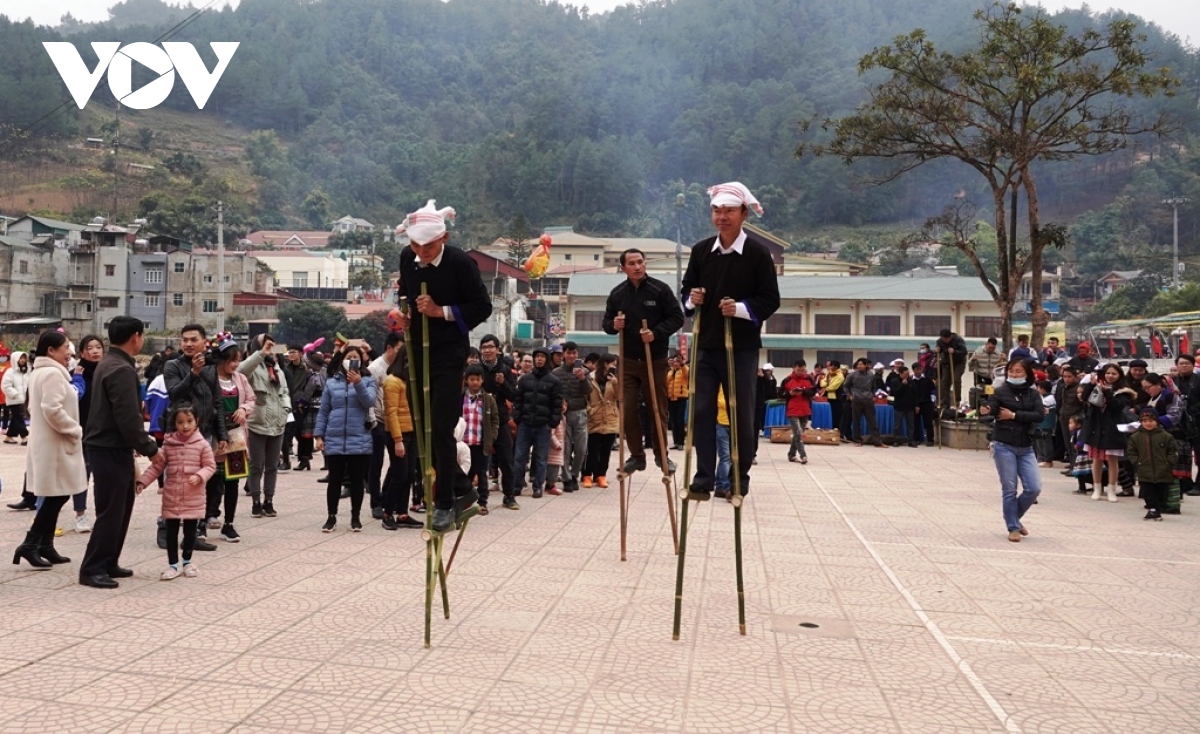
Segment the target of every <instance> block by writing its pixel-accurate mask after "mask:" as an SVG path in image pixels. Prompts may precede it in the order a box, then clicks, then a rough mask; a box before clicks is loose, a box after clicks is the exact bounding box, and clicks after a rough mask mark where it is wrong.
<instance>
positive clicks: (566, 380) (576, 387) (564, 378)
mask: <svg viewBox="0 0 1200 734" xmlns="http://www.w3.org/2000/svg"><path fill="white" fill-rule="evenodd" d="M639 341H640V340H639ZM655 341H658V340H657V339H655ZM550 374H552V375H554V376H555V377H557V378H558V384H559V386H560V387H561V388H562V397H563V400H566V401H567V410H587V406H588V396H589V395H591V394H592V378H591V376H590V374H589V373H588V371H587V368H586V367H585V368H584V370H583V375H584V376H583V379H582V380H581V379H579V378H578V377H576V376H575V365H573V364H567V363H566V362H563V363H562V366H560V367H556V368H554V369H553V370H551V371H550ZM662 389H663V390H665V389H666V385H663V386H662Z"/></svg>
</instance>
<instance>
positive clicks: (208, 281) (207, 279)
mask: <svg viewBox="0 0 1200 734" xmlns="http://www.w3.org/2000/svg"><path fill="white" fill-rule="evenodd" d="M204 282H205V283H211V282H213V277H212V276H211V275H206V276H204Z"/></svg>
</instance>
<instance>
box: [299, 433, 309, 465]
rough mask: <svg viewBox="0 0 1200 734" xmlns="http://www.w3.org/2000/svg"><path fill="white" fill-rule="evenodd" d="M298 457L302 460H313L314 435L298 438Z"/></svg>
mask: <svg viewBox="0 0 1200 734" xmlns="http://www.w3.org/2000/svg"><path fill="white" fill-rule="evenodd" d="M296 458H297V459H299V460H300V461H312V459H313V437H312V436H299V437H298V438H297V440H296Z"/></svg>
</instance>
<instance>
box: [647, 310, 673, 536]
mask: <svg viewBox="0 0 1200 734" xmlns="http://www.w3.org/2000/svg"><path fill="white" fill-rule="evenodd" d="M649 323H650V322H648V321H647V320H646V319H642V328H643V329H649V328H650V326H649ZM642 343H643V344H644V345H645V347H646V383H647V384H649V385H650V412H651V413H653V414H654V431H655V433H656V434H657V435H658V463H659V467H660V468H661V469H662V475H663V476H662V483H663V489H665V490H666V491H667V514H668V515H669V516H670V517H671V540H672V542H673V543H674V544H675V555H679V525H678V523H677V522H676V520H675V498H674V497H673V496H671V489H672V484H671V469H670V466H671V465H670V460H669V459H668V458H667V434H666V433H665V432H664V431H663V424H662V416H661V415H659V412H658V388H657V387H655V385H654V361H653V358H652V357H651V354H650V342H645V341H644V342H642Z"/></svg>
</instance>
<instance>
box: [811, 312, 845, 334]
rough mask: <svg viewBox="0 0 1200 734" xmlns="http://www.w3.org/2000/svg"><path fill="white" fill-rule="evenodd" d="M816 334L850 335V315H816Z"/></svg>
mask: <svg viewBox="0 0 1200 734" xmlns="http://www.w3.org/2000/svg"><path fill="white" fill-rule="evenodd" d="M815 318H816V329H815V331H816V333H818V334H843V335H848V334H849V333H850V314H840V313H819V314H817V315H816V317H815Z"/></svg>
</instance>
